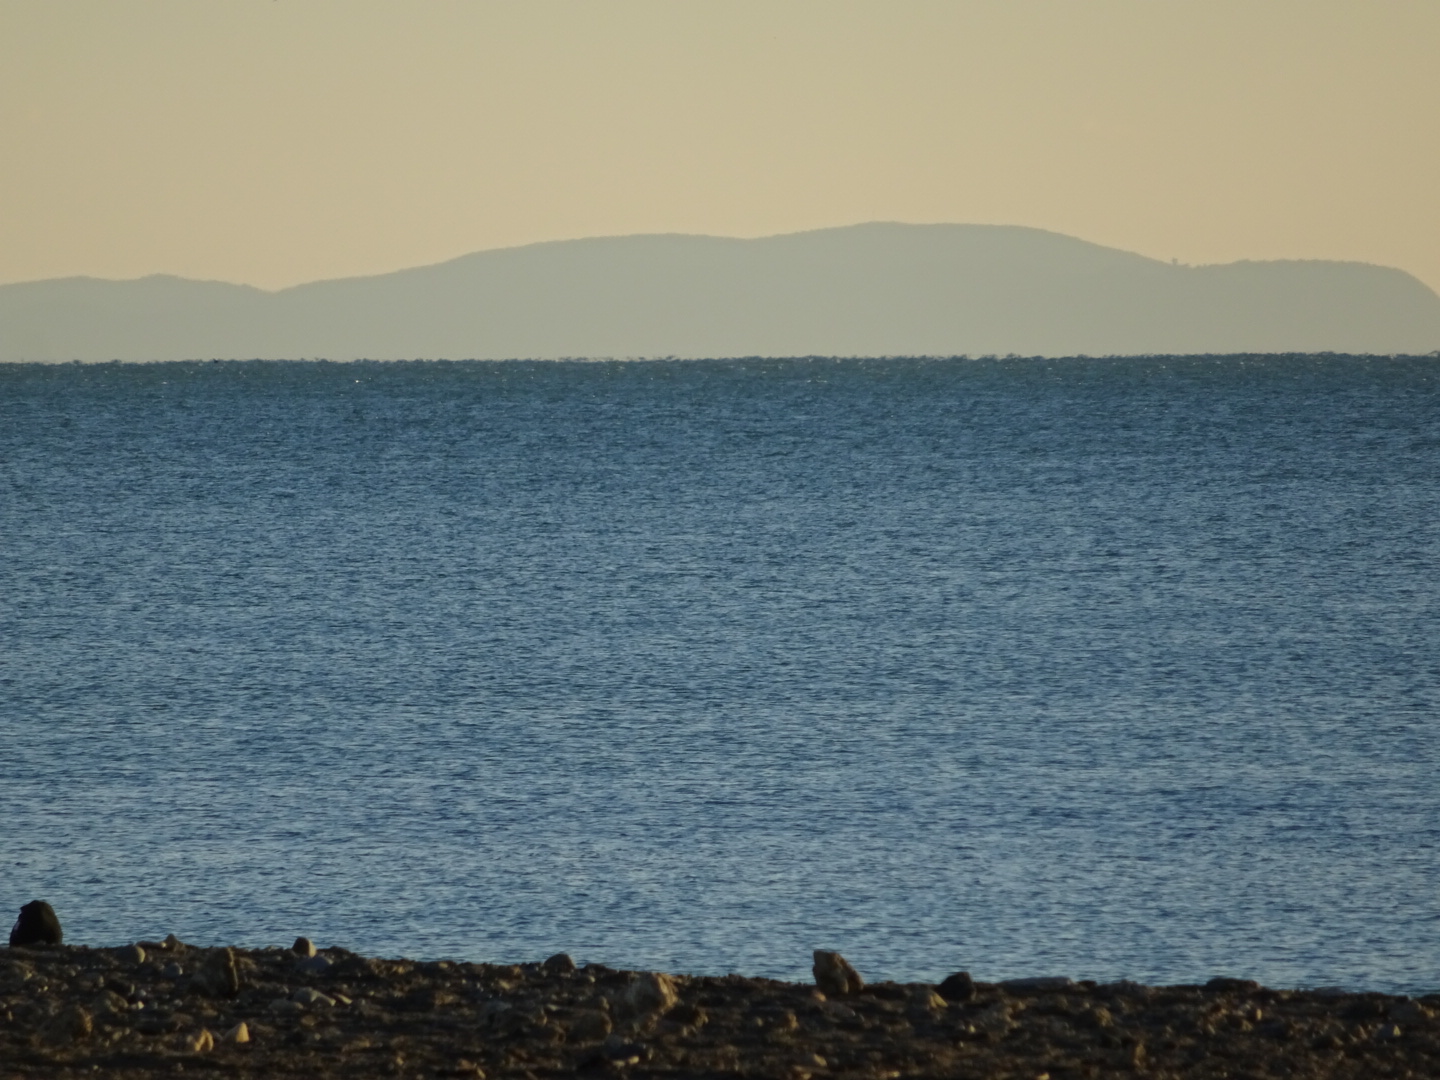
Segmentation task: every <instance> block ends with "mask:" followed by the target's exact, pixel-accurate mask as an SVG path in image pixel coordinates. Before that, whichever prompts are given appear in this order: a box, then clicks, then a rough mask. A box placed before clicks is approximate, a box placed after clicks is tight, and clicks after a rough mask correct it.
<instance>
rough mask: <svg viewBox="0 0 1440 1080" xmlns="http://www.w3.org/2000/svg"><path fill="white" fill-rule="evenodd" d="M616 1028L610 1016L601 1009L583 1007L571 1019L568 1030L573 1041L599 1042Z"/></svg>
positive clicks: (568, 1034)
mask: <svg viewBox="0 0 1440 1080" xmlns="http://www.w3.org/2000/svg"><path fill="white" fill-rule="evenodd" d="M612 1030H614V1024H613V1023H612V1022H611V1020H610V1017H609V1016H608V1015H607V1014H606V1013H604V1012H601V1011H600V1010H599V1009H582V1010H580V1011H579V1012H577V1013H576V1014H575V1015H574V1017H573V1018H572V1019H571V1021H570V1025H569V1028H568V1030H567V1032H566V1034H567V1036H568V1037H569V1039H570V1041H571V1042H573V1043H588V1042H599V1041H600V1040H601V1039H604V1038H607V1037H608V1036H609V1035H610V1032H611V1031H612Z"/></svg>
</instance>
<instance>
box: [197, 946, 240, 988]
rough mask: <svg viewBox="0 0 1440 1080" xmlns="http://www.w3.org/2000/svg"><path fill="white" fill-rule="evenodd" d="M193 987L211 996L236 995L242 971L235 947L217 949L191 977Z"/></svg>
mask: <svg viewBox="0 0 1440 1080" xmlns="http://www.w3.org/2000/svg"><path fill="white" fill-rule="evenodd" d="M190 985H191V987H192V988H193V989H194V990H196V991H197V992H198V993H201V994H208V995H209V996H210V997H234V996H235V995H236V994H238V993H239V992H240V972H239V969H238V968H236V966H235V950H234V949H229V948H225V949H216V950H215V951H214V952H212V953H211V954H210V955H209V956H208V957H206V959H205V962H204V963H203V964H201V965H200V970H199V971H197V972H195V974H194V975H193V976H192V977H191V979H190Z"/></svg>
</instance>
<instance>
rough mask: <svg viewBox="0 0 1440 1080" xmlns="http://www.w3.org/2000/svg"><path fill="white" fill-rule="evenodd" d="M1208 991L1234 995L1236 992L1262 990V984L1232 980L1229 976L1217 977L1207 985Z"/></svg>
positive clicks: (1253, 981)
mask: <svg viewBox="0 0 1440 1080" xmlns="http://www.w3.org/2000/svg"><path fill="white" fill-rule="evenodd" d="M1205 989H1206V990H1218V991H1221V992H1222V993H1234V992H1235V991H1237V990H1238V991H1249V990H1258V989H1260V984H1259V983H1258V982H1256V981H1255V980H1254V979H1232V978H1230V977H1229V976H1228V975H1217V976H1215V978H1213V979H1211V980H1210V981H1209V982H1207V983H1206V984H1205Z"/></svg>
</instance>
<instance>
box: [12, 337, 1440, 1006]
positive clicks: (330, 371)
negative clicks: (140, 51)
mask: <svg viewBox="0 0 1440 1080" xmlns="http://www.w3.org/2000/svg"><path fill="white" fill-rule="evenodd" d="M1437 766H1440V360H1435V359H1409V360H1407V359H1384V358H1376V359H1356V358H1343V357H1300V356H1296V357H1272V358H1219V359H1217V358H1201V359H1180V360H1176V359H1166V358H1156V359H1133V360H1095V359H1071V360H1058V361H1049V360H973V361H965V360H952V361H918V360H883V361H849V360H847V361H835V360H827V359H812V360H803V361H784V362H775V361H761V360H748V361H729V362H655V363H650V362H645V363H521V362H508V363H460V364H431V363H416V364H322V363H258V362H257V363H218V364H216V363H207V364H199V363H197V364H165V365H101V366H85V367H81V366H56V367H40V366H0V908H3V909H4V910H3V911H0V917H3V918H6V919H7V925H8V919H9V918H10V916H9V915H8V914H7V912H13V911H15V910H16V909H18V907H19V906H20V904H21V903H23V902H25V901H28V900H30V899H32V898H35V897H43V898H45V899H48V900H49V901H50V902H51V903H52V904H54V905H55V907H56V908H57V910H58V912H59V914H60V916H61V919H62V920H63V922H64V924H65V927H66V931H67V937H68V939H70V940H74V941H77V942H86V943H92V944H107V943H118V942H123V941H129V940H135V939H137V938H148V937H155V936H164V935H165V934H167V933H170V932H174V933H176V934H178V935H180V937H182V938H184V939H187V940H192V941H195V942H199V943H220V942H231V943H238V944H247V945H262V944H287V943H288V942H289V940H290V939H291V938H293V937H294V936H295V935H296V934H301V933H303V934H307V935H310V936H311V937H313V938H315V939H316V940H317V941H318V942H319V943H320V944H322V945H326V944H338V945H344V946H347V947H350V948H353V949H356V950H359V951H364V952H369V953H375V954H385V955H397V954H401V955H409V956H416V957H438V956H448V957H458V958H465V959H473V960H500V961H507V962H512V961H522V960H535V959H542V958H544V957H545V956H547V955H549V954H550V953H553V952H556V951H559V950H566V951H569V952H570V953H572V954H573V955H574V956H575V957H576V958H577V959H578V960H579V961H581V962H582V963H583V962H586V961H599V962H603V963H606V964H611V965H615V966H637V967H652V968H662V969H668V970H675V971H685V972H697V973H698V972H704V973H723V972H727V971H739V972H744V973H747V974H755V975H773V976H779V977H785V978H806V977H808V966H809V955H810V950H811V949H812V948H815V947H824V948H833V949H839V950H841V951H842V952H844V953H845V954H846V956H847V957H849V958H850V959H851V960H852V961H853V962H854V963H855V965H856V966H857V967H858V968H859V969H860V970H861V972H862V973H864V974H865V975H866V976H867V977H868V978H871V979H881V978H894V979H907V980H908V979H922V978H924V979H936V978H939V977H942V976H944V975H946V974H947V973H949V972H951V971H954V970H957V969H962V968H963V969H968V970H970V971H972V972H973V973H974V974H975V975H976V977H977V978H989V979H999V978H1007V977H1013V976H1022V975H1040V974H1045V975H1050V974H1065V975H1070V976H1072V977H1075V978H1095V979H1116V978H1131V979H1139V980H1146V981H1157V980H1158V981H1164V982H1190V981H1195V980H1202V979H1205V978H1208V977H1210V976H1212V975H1216V974H1228V975H1236V976H1247V977H1254V978H1258V979H1261V980H1263V981H1265V982H1267V983H1270V984H1272V985H1280V986H1312V985H1327V984H1339V985H1344V986H1348V987H1352V988H1357V987H1366V988H1379V989H1386V990H1392V991H1411V992H1414V991H1419V990H1435V989H1437V988H1440V774H1437Z"/></svg>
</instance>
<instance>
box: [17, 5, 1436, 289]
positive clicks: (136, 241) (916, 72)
mask: <svg viewBox="0 0 1440 1080" xmlns="http://www.w3.org/2000/svg"><path fill="white" fill-rule="evenodd" d="M1437 57H1440V0H995V2H966V0H951V2H947V3H928V2H911V3H906V2H904V0H884V2H879V0H877V2H873V3H845V2H840V0H823V2H815V3H811V2H800V0H763V2H756V3H751V2H746V0H727V2H724V3H699V2H681V0H669V2H627V0H604V2H596V0H583V2H580V0H577V2H573V3H547V2H543V0H522V2H516V3H481V2H477V0H471V2H449V0H406V2H403V3H402V2H398V0H397V2H379V0H154V2H140V0H135V2H127V0H62V2H57V0H0V281H19V280H27V279H32V278H41V277H54V276H61V275H69V274H93V275H99V276H105V277H135V276H139V275H143V274H148V273H155V272H164V273H174V274H182V275H186V276H192V277H206V278H220V279H224V280H228V281H244V282H250V283H253V284H257V285H262V286H266V287H276V286H280V285H286V284H292V283H295V282H299V281H306V280H311V279H315V278H322V277H334V276H340V275H349V274H364V273H375V272H380V271H385V270H391V269H398V268H400V267H403V266H410V265H416V264H422V263H429V262H436V261H439V260H441V259H445V258H449V257H452V256H455V255H460V254H463V253H465V252H469V251H474V250H478V249H481V248H490V247H500V246H508V245H513V244H523V243H528V242H531V241H535V240H548V239H560V238H566V237H575V236H590V235H602V234H616V233H631V232H658V231H681V232H706V233H716V234H723V235H732V236H756V235H764V234H769V233H776V232H789V231H794V230H799V229H807V228H814V227H819V226H826V225H841V224H849V223H853V222H858V221H868V220H895V221H916V222H930V221H952V222H992V223H1012V224H1020V225H1034V226H1040V227H1042V228H1047V229H1054V230H1056V231H1059V232H1065V233H1070V234H1072V235H1076V236H1081V237H1084V238H1086V239H1089V240H1094V241H1097V242H1100V243H1104V244H1110V245H1114V246H1116V247H1122V248H1126V249H1129V250H1133V251H1139V252H1142V253H1144V254H1147V255H1152V256H1156V257H1159V258H1165V259H1169V258H1178V259H1179V260H1180V261H1182V262H1216V261H1228V260H1232V259H1241V258H1336V259H1360V260H1365V261H1369V262H1378V263H1385V264H1388V265H1392V266H1399V267H1402V268H1404V269H1406V270H1409V271H1411V272H1412V273H1414V274H1416V275H1417V276H1419V277H1420V278H1422V279H1423V280H1424V281H1426V282H1427V283H1428V284H1429V285H1430V286H1431V287H1432V288H1436V289H1440V61H1437Z"/></svg>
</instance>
